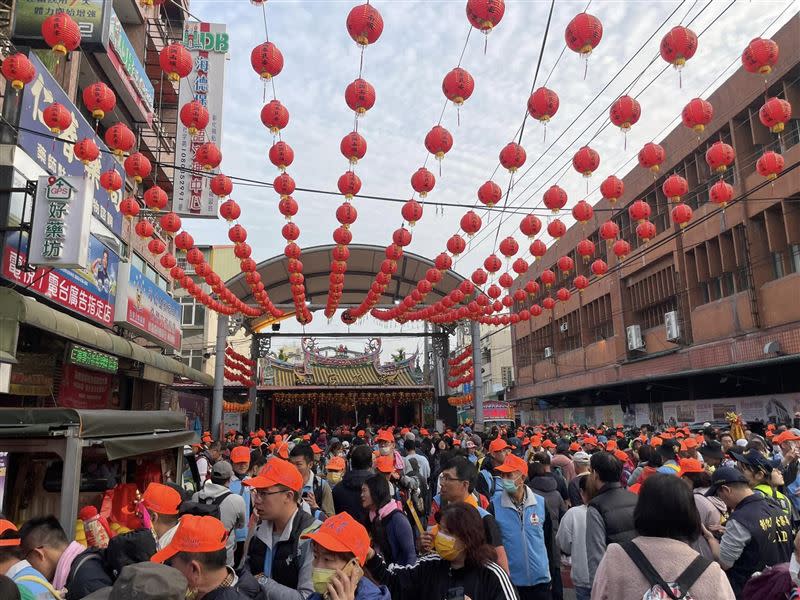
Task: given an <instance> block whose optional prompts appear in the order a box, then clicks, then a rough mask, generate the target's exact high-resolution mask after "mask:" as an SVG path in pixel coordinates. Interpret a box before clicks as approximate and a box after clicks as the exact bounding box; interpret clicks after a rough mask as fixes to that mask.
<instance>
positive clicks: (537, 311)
mask: <svg viewBox="0 0 800 600" xmlns="http://www.w3.org/2000/svg"><path fill="white" fill-rule="evenodd" d="M545 300H547V298H545ZM543 304H544V302H543ZM541 314H542V307H541V306H539V305H538V304H534V305H532V306H531V316H532V317H538V316H540V315H541Z"/></svg>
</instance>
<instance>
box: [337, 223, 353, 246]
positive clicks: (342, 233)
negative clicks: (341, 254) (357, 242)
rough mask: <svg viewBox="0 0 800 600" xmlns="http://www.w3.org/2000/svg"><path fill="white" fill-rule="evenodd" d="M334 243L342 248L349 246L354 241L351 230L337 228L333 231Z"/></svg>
mask: <svg viewBox="0 0 800 600" xmlns="http://www.w3.org/2000/svg"><path fill="white" fill-rule="evenodd" d="M333 241H334V242H336V243H337V244H338V245H340V246H347V245H348V244H349V243H350V242H352V241H353V234H352V233H350V230H349V229H345V228H344V227H337V228H336V229H334V230H333Z"/></svg>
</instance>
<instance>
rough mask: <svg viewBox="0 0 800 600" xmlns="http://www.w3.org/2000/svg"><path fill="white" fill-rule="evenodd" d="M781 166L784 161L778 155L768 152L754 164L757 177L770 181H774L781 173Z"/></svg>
mask: <svg viewBox="0 0 800 600" xmlns="http://www.w3.org/2000/svg"><path fill="white" fill-rule="evenodd" d="M783 164H784V160H783V157H782V156H781V155H780V154H778V153H777V152H772V151H771V150H768V151H767V152H764V154H762V155H761V158H759V159H758V162H756V170H757V171H758V174H759V175H761V176H762V177H766V178H767V179H770V180H771V179H775V178H776V177H777V176H778V174H779V173H780V172H781V171H783Z"/></svg>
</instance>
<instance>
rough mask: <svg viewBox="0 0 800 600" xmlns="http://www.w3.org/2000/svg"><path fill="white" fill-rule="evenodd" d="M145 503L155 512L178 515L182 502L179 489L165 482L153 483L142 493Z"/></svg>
mask: <svg viewBox="0 0 800 600" xmlns="http://www.w3.org/2000/svg"><path fill="white" fill-rule="evenodd" d="M142 501H143V502H144V505H145V506H146V507H147V508H148V509H150V510H152V511H153V512H155V513H159V514H162V515H177V514H178V506H180V503H181V495H180V493H179V492H178V490H176V489H173V488H171V487H169V486H168V485H164V484H163V483H155V482H153V483H151V484H150V485H148V486H147V489H146V490H145V491H144V494H142Z"/></svg>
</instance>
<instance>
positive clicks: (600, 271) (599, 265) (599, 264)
mask: <svg viewBox="0 0 800 600" xmlns="http://www.w3.org/2000/svg"><path fill="white" fill-rule="evenodd" d="M591 268H592V273H594V274H595V275H597V276H598V277H602V276H603V275H605V274H606V273H608V265H607V264H606V261H604V260H602V259H600V258H598V259H597V260H596V261H594V262H593V263H592V267H591Z"/></svg>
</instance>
